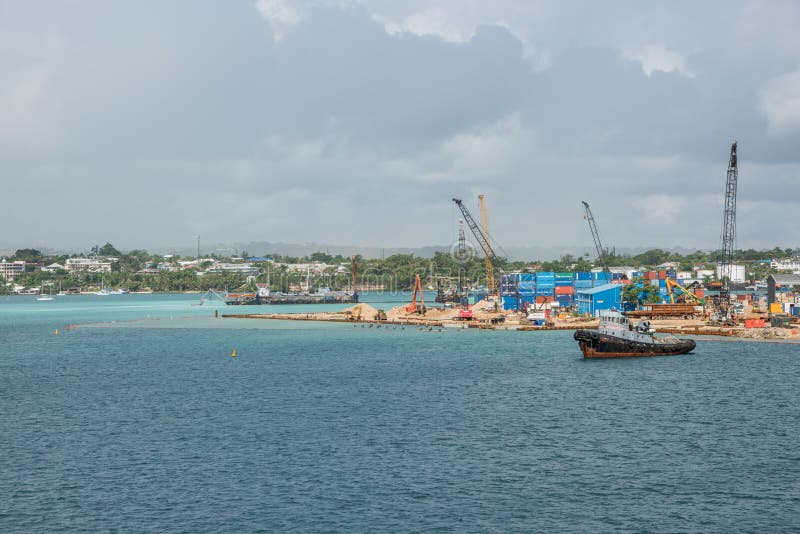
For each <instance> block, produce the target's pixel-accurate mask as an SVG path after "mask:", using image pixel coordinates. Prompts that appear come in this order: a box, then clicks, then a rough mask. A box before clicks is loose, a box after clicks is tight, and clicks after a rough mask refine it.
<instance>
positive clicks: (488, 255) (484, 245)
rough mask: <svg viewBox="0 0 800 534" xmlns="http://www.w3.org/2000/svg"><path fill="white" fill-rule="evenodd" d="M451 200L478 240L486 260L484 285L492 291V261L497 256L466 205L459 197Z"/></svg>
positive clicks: (487, 237)
mask: <svg viewBox="0 0 800 534" xmlns="http://www.w3.org/2000/svg"><path fill="white" fill-rule="evenodd" d="M453 202H455V203H456V206H458V209H460V210H461V214H462V215H463V216H464V221H466V223H467V226H469V229H470V230H472V234H473V235H474V236H475V239H477V240H478V244H479V245H480V246H481V249H482V250H483V256H484V259H485V261H486V285H487V286H488V288H489V292H490V293H493V292H494V269H493V268H492V262H493V261H494V259H495V258H496V257H497V255H496V254H495V253H494V250H493V249H492V245H490V244H489V236H488V235H485V234H484V233H483V230H481V227H480V226H478V223H477V222H475V218H474V217H472V214H471V213H470V212H469V210H468V209H467V207H466V206H465V205H464V204H463V202H461V199H458V198H454V199H453Z"/></svg>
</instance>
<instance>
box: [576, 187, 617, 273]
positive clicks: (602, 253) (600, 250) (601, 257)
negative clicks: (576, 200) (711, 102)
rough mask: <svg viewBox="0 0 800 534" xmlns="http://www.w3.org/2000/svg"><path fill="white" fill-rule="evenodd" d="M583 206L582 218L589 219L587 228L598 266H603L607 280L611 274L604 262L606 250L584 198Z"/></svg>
mask: <svg viewBox="0 0 800 534" xmlns="http://www.w3.org/2000/svg"><path fill="white" fill-rule="evenodd" d="M581 202H583V207H584V208H585V210H586V213H584V218H585V219H586V220H587V221H589V230H591V231H592V239H594V247H595V248H596V249H597V259H598V261H599V262H600V266H601V267H602V268H603V272H604V273H606V274H607V275H608V280H611V274H610V273H609V271H608V263H607V262H606V256H607V255H608V252H607V251H606V249H605V248H604V247H603V243H602V241H600V232H598V231H597V223H595V221H594V215H592V210H591V209H590V208H589V203H588V202H586V201H585V200H582V201H581Z"/></svg>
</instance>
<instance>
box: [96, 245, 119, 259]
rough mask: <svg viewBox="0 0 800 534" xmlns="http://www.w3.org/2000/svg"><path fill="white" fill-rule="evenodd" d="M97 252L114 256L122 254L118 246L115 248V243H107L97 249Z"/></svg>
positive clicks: (100, 254)
mask: <svg viewBox="0 0 800 534" xmlns="http://www.w3.org/2000/svg"><path fill="white" fill-rule="evenodd" d="M97 254H98V255H99V256H112V257H119V256H121V255H122V253H121V252H120V251H119V250H117V249H116V248H114V245H112V244H111V243H106V244H105V245H103V246H102V247H100V248H99V249H97Z"/></svg>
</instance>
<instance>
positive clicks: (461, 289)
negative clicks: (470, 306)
mask: <svg viewBox="0 0 800 534" xmlns="http://www.w3.org/2000/svg"><path fill="white" fill-rule="evenodd" d="M457 259H458V289H457V295H456V297H457V298H458V301H459V302H461V298H462V297H464V296H466V294H467V240H466V238H465V237H464V219H459V221H458V258H457Z"/></svg>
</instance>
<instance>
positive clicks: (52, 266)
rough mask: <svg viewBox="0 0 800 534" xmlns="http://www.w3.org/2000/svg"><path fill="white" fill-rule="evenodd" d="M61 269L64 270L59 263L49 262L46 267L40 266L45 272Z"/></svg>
mask: <svg viewBox="0 0 800 534" xmlns="http://www.w3.org/2000/svg"><path fill="white" fill-rule="evenodd" d="M63 270H64V266H63V265H61V264H60V263H51V264H50V265H48V266H46V267H42V271H44V272H46V273H54V272H56V271H63Z"/></svg>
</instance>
